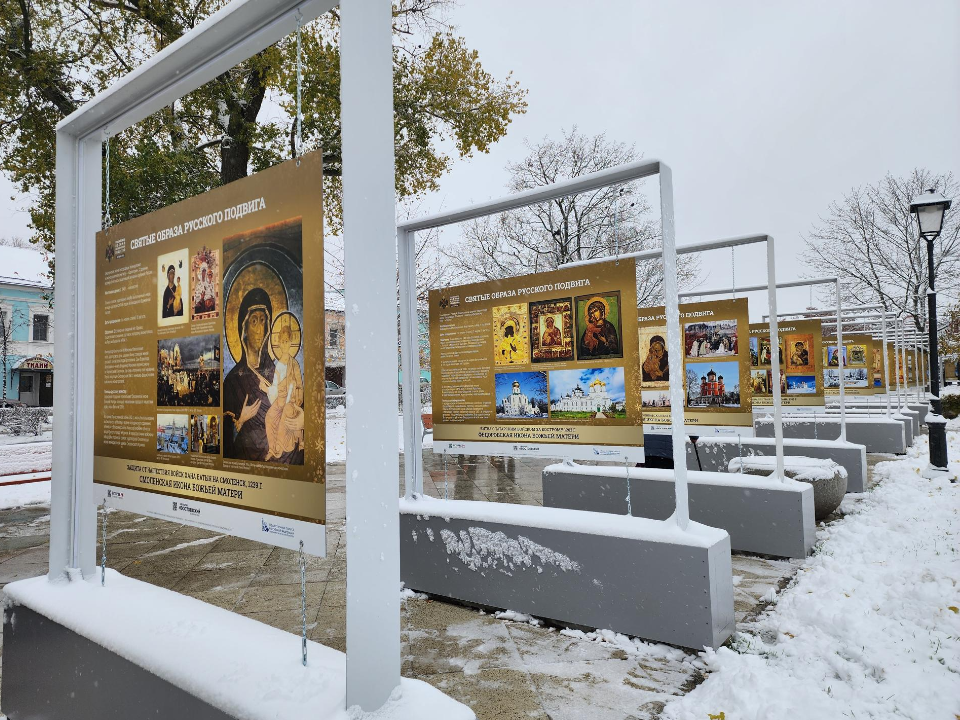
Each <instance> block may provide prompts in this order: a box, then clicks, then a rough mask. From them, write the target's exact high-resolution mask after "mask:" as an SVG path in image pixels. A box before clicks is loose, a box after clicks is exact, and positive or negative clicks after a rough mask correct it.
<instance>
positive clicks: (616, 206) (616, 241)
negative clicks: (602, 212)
mask: <svg viewBox="0 0 960 720" xmlns="http://www.w3.org/2000/svg"><path fill="white" fill-rule="evenodd" d="M622 194H623V189H622V188H621V189H620V191H619V192H618V193H617V197H616V198H615V199H614V201H613V256H614V257H615V258H616V264H617V265H619V264H620V235H619V233H617V220H618V219H619V215H620V196H621V195H622Z"/></svg>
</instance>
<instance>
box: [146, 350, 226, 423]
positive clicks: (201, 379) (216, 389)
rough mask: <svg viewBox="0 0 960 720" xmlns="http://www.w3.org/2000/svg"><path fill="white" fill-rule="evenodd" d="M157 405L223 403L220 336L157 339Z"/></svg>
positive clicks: (192, 405)
mask: <svg viewBox="0 0 960 720" xmlns="http://www.w3.org/2000/svg"><path fill="white" fill-rule="evenodd" d="M157 405H159V406H160V407H218V406H219V405H220V336H219V335H195V336H193V337H182V338H168V339H164V340H158V341H157Z"/></svg>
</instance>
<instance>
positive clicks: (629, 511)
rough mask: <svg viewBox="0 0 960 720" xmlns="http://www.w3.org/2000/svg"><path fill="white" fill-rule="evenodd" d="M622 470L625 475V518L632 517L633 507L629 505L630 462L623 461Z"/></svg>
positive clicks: (625, 459)
mask: <svg viewBox="0 0 960 720" xmlns="http://www.w3.org/2000/svg"><path fill="white" fill-rule="evenodd" d="M623 469H624V471H625V472H626V473H627V517H633V506H632V505H631V504H630V462H629V461H628V460H627V458H624V459H623Z"/></svg>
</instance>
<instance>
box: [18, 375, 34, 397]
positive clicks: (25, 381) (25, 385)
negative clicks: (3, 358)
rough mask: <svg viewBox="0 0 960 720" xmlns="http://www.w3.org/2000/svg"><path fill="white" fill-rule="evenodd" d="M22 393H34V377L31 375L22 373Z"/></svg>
mask: <svg viewBox="0 0 960 720" xmlns="http://www.w3.org/2000/svg"><path fill="white" fill-rule="evenodd" d="M20 392H21V393H32V392H33V375H31V374H30V373H26V374H25V373H20Z"/></svg>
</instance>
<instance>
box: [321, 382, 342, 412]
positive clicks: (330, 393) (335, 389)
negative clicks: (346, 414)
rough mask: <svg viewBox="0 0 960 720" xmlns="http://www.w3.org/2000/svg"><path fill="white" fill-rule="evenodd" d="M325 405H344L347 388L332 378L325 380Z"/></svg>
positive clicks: (333, 406) (332, 406)
mask: <svg viewBox="0 0 960 720" xmlns="http://www.w3.org/2000/svg"><path fill="white" fill-rule="evenodd" d="M325 383H326V394H327V407H328V408H335V407H338V406H343V407H346V405H347V389H346V388H345V387H342V386H340V385H337V384H336V383H335V382H334V381H333V380H326V381H325Z"/></svg>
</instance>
